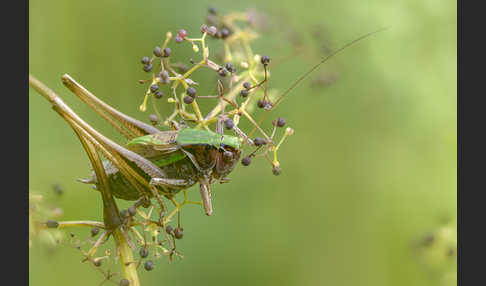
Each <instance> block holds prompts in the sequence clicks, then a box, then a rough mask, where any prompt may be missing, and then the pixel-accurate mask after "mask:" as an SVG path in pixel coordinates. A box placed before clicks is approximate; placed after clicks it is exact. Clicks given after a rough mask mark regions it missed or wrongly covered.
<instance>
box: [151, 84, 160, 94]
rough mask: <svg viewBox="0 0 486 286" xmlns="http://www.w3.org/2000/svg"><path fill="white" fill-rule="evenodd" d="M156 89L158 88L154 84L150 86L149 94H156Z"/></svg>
mask: <svg viewBox="0 0 486 286" xmlns="http://www.w3.org/2000/svg"><path fill="white" fill-rule="evenodd" d="M157 89H159V86H158V85H157V84H155V83H154V84H152V85H151V86H150V91H151V92H156V91H157Z"/></svg>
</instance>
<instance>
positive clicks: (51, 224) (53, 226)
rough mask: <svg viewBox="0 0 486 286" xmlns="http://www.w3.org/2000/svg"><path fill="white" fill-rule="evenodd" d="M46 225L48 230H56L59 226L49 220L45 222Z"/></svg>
mask: <svg viewBox="0 0 486 286" xmlns="http://www.w3.org/2000/svg"><path fill="white" fill-rule="evenodd" d="M46 225H47V227H48V228H57V227H58V226H59V223H58V222H57V221H55V220H52V219H50V220H48V221H47V222H46Z"/></svg>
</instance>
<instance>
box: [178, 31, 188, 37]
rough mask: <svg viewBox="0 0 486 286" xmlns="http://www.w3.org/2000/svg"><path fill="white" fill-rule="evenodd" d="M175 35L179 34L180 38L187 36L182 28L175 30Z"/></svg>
mask: <svg viewBox="0 0 486 286" xmlns="http://www.w3.org/2000/svg"><path fill="white" fill-rule="evenodd" d="M177 35H179V36H180V37H181V38H185V37H186V36H187V32H186V30H184V29H180V30H179V32H177Z"/></svg>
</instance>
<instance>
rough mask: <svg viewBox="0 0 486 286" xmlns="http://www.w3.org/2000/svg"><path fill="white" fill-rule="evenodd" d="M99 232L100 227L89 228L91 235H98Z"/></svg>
mask: <svg viewBox="0 0 486 286" xmlns="http://www.w3.org/2000/svg"><path fill="white" fill-rule="evenodd" d="M99 232H100V229H99V228H98V227H93V228H92V229H91V236H92V237H95V236H96V235H98V233H99Z"/></svg>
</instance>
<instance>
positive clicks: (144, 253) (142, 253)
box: [138, 247, 149, 258]
mask: <svg viewBox="0 0 486 286" xmlns="http://www.w3.org/2000/svg"><path fill="white" fill-rule="evenodd" d="M138 254H139V255H140V257H142V258H145V257H147V256H148V255H149V251H148V249H147V248H145V247H142V248H140V250H139V251H138Z"/></svg>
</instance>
